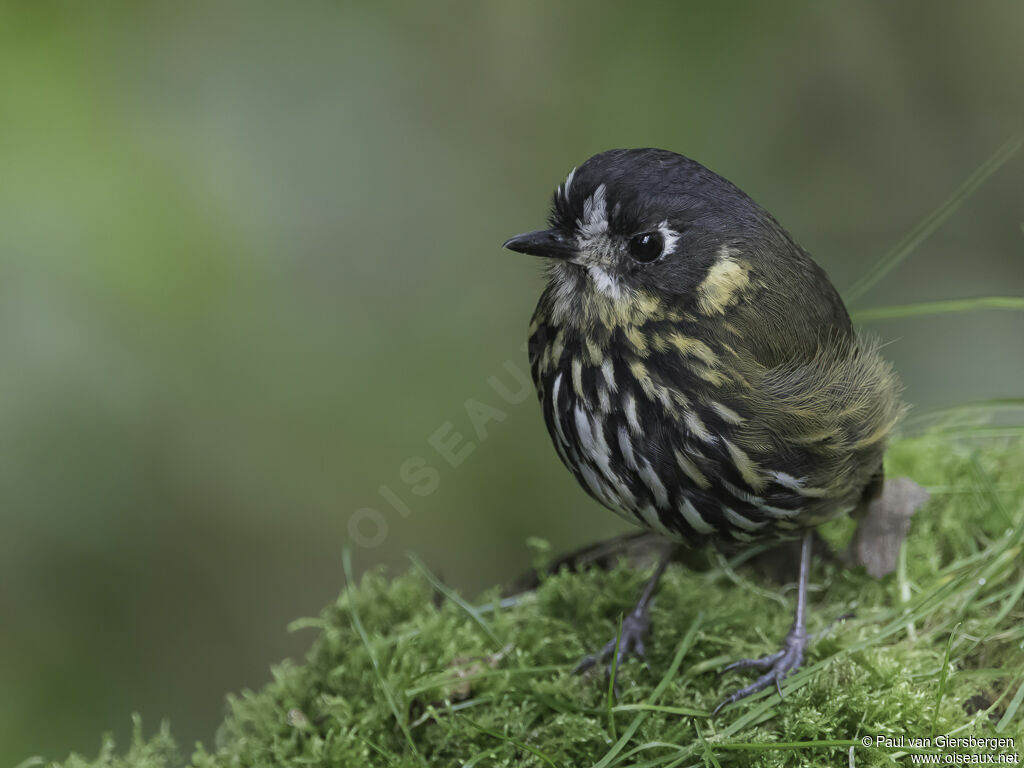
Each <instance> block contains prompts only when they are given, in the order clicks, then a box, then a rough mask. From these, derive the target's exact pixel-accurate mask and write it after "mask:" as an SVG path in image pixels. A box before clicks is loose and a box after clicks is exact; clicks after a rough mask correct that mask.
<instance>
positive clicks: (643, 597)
mask: <svg viewBox="0 0 1024 768" xmlns="http://www.w3.org/2000/svg"><path fill="white" fill-rule="evenodd" d="M671 557H672V548H671V547H670V548H668V549H667V550H666V551H665V553H664V554H663V555H662V557H661V559H660V560H659V561H658V566H657V567H656V568H655V569H654V573H653V574H652V575H651V578H650V579H649V580H648V581H647V584H646V585H645V586H644V591H643V592H641V593H640V599H639V600H638V601H637V603H636V606H635V607H634V608H633V610H632V611H630V612H629V613H628V614H627V615H626V616H625V617H624V618H623V619H622V632H621V634H619V635H618V636H617V637H613V638H612V639H611V640H610V641H608V642H607V643H606V644H605V646H604V647H603V648H602V649H601V650H600V651H598V652H597V653H592V654H590V655H588V656H584V657H583V658H582V659H580V662H579V664H577V665H576V669H575V671H576V672H585V671H586V670H588V669H590V668H591V667H593V666H594V665H595V664H599V663H600V662H602V661H604V660H605V659H607V658H608V657H610V656H612V655H613V654H615V644H616V640H618V645H619V650H618V653H617V654H615V659H614V660H613V661H611V662H609V663H608V674H609V675H611V672H612V667H613V665H614V666H616V667H618V666H621V664H622V662H623V661H624V660H625V659H626V658H627V657H628V656H630V655H634V656H637V657H638V658H639V659H640V660H641V661H643V662H644V663H646V662H647V659H646V658H645V654H646V648H645V647H644V638H645V637H646V635H647V630H648V629H649V628H650V626H651V614H650V608H651V603H652V602H653V598H654V590H655V588H656V587H657V586H658V582H659V581H661V577H662V574H664V573H665V568H666V567H668V561H669V560H670V559H671Z"/></svg>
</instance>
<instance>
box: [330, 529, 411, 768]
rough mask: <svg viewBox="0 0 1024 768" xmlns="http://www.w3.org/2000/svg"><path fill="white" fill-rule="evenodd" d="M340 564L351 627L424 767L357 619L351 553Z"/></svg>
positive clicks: (367, 638) (399, 724)
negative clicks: (343, 572) (346, 594)
mask: <svg viewBox="0 0 1024 768" xmlns="http://www.w3.org/2000/svg"><path fill="white" fill-rule="evenodd" d="M341 563H342V567H343V568H344V569H345V591H346V592H347V593H348V598H349V599H348V611H349V615H350V616H351V617H352V626H354V627H355V629H356V633H357V634H358V635H359V639H360V640H361V641H362V643H363V646H364V647H365V648H366V653H367V654H368V655H369V657H370V665H371V666H372V667H373V673H374V675H375V676H376V678H377V685H379V686H380V690H381V692H382V693H383V694H384V698H385V699H386V700H387V702H388V707H390V708H391V714H393V715H394V716H395V722H396V723H397V724H398V728H399V730H401V732H402V735H403V736H405V741H406V743H408V745H409V748H410V749H411V750H412V752H413V754H414V755H416V757H417V759H418V760H419V762H420V763H422V764H423V765H426V764H427V761H426V760H424V759H423V755H422V754H421V753H420V751H419V748H417V746H416V742H415V741H413V739H412V733H411V732H410V731H409V726H408V724H407V723H406V722H405V718H403V717H402V713H401V712H400V711H399V709H398V703H397V702H396V701H395V695H394V694H393V693H392V692H391V689H390V688H389V687H388V684H387V681H385V680H384V673H383V672H382V671H381V668H380V662H379V661H378V660H377V654H375V653H374V652H373V646H372V645H370V637H369V635H367V634H366V628H365V627H363V622H362V620H361V619H360V618H359V611H357V610H356V605H355V596H354V595H353V593H352V585H353V584H354V583H355V579H354V578H353V576H352V553H351V552H349V551H348V550H347V549H346V550H345V551H344V552H342V554H341Z"/></svg>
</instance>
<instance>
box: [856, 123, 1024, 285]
mask: <svg viewBox="0 0 1024 768" xmlns="http://www.w3.org/2000/svg"><path fill="white" fill-rule="evenodd" d="M1022 144H1024V138H1022V137H1021V136H1013V137H1011V138H1010V139H1009V140H1008V141H1007V142H1006V143H1005V144H1003V146H1001V147H1000V148H999V149H998V150H996V152H995V154H993V155H992V157H990V158H989V159H988V160H986V161H985V162H984V163H982V164H981V166H980V167H979V168H978V169H977V170H976V171H975V172H974V173H972V174H971V175H970V176H968V177H967V179H966V180H965V181H964V183H963V184H961V185H960V186H959V187H958V188H957V190H956V191H955V192H954V193H953V194H952V195H950V197H949V198H948V199H947V200H946V201H945V202H944V203H943V204H942V205H940V206H939V207H938V208H936V209H935V210H934V211H932V212H931V213H930V214H928V215H927V216H926V217H925V218H924V219H923V220H922V221H921V222H920V223H919V224H918V225H917V226H916V227H914V228H913V229H912V230H911V231H910V232H909V233H907V235H906V236H905V237H904V238H903V239H902V240H900V242H899V243H897V244H896V247H895V248H893V249H892V250H891V251H889V253H887V254H886V255H885V256H883V257H882V258H881V259H879V261H878V262H876V263H875V265H874V266H873V267H872V268H871V269H870V270H869V271H868V273H867V274H866V275H864V276H863V277H862V278H860V280H858V281H857V282H856V283H854V284H853V286H852V287H851V288H850V290H849V291H847V292H846V295H845V296H844V298H845V299H846V302H847V303H848V304H849V303H852V302H854V301H856V300H857V299H859V298H860V297H861V296H863V295H864V294H865V293H867V292H868V291H870V290H871V289H872V288H873V287H874V286H875V285H877V284H878V282H879V281H880V280H881V279H882V278H883V277H885V276H886V275H887V274H889V273H890V272H891V271H892V270H893V269H895V268H896V267H897V266H898V265H899V264H900V262H902V261H903V260H904V259H906V258H907V256H909V255H910V254H911V253H913V252H914V250H915V249H916V248H917V246H919V245H920V244H921V243H923V242H924V241H925V240H927V239H928V237H929V236H930V235H931V234H932V233H933V232H935V230H937V229H938V228H939V227H940V226H942V224H944V223H945V222H946V220H947V219H948V218H949V217H950V216H952V215H953V214H954V213H956V211H957V210H958V209H959V208H960V206H961V205H963V204H964V202H965V201H966V200H967V199H968V198H969V197H970V196H971V195H972V194H974V193H975V192H976V191H977V190H978V188H979V187H981V185H982V184H984V183H985V182H986V181H987V180H988V179H989V177H991V176H992V174H994V173H995V172H996V171H998V170H999V169H1000V168H1002V167H1003V166H1004V165H1005V164H1006V163H1007V162H1008V161H1009V160H1010V158H1011V157H1013V156H1014V155H1015V154H1017V151H1018V150H1019V149H1020V148H1021V145H1022Z"/></svg>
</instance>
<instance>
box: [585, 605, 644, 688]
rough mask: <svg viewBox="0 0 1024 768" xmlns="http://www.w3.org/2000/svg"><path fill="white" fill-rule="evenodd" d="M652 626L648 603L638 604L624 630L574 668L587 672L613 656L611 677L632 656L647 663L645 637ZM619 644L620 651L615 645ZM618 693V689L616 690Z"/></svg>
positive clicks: (625, 621) (610, 664) (625, 620)
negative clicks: (614, 670)
mask: <svg viewBox="0 0 1024 768" xmlns="http://www.w3.org/2000/svg"><path fill="white" fill-rule="evenodd" d="M650 627H651V615H650V613H649V612H648V605H647V604H644V605H638V606H637V607H636V608H634V609H633V610H632V611H631V612H630V613H629V615H628V616H626V617H625V618H623V620H622V631H621V632H620V633H619V635H618V637H613V638H612V639H611V640H609V641H608V642H607V643H605V646H604V647H603V648H602V649H601V650H600V651H598V652H597V653H592V654H589V655H587V656H584V657H583V658H582V659H580V661H579V664H577V665H576V668H575V669H574V670H573V671H574V672H576V673H577V674H579V673H582V672H586V671H587V670H588V669H590V668H591V667H593V666H595V665H597V664H600V663H601V662H603V661H604V660H605V659H608V658H611V661H609V662H608V667H607V674H608V677H611V674H612V670H613V669H618V668H620V667H621V666H622V662H623V661H625V660H626V659H627V658H629V657H630V656H636V657H637V658H638V659H640V661H642V662H643V663H644V664H645V665H646V664H647V656H646V653H647V649H646V648H645V647H644V638H645V637H646V636H647V632H648V630H649V629H650ZM616 644H618V652H616V650H615V646H616ZM616 695H618V691H616Z"/></svg>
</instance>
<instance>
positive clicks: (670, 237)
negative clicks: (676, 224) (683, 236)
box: [658, 219, 679, 257]
mask: <svg viewBox="0 0 1024 768" xmlns="http://www.w3.org/2000/svg"><path fill="white" fill-rule="evenodd" d="M658 231H659V232H660V233H661V237H662V239H663V240H664V241H665V247H664V248H662V249H661V255H662V256H663V257H664V256H671V255H672V254H673V253H675V252H676V243H678V242H679V233H678V232H676V231H675V230H674V229H669V226H668V219H665V221H663V222H661V224H659V225H658Z"/></svg>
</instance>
